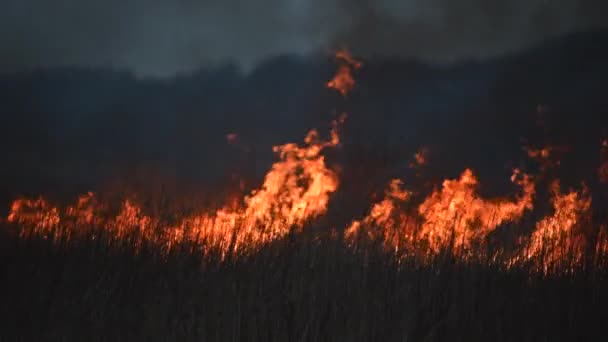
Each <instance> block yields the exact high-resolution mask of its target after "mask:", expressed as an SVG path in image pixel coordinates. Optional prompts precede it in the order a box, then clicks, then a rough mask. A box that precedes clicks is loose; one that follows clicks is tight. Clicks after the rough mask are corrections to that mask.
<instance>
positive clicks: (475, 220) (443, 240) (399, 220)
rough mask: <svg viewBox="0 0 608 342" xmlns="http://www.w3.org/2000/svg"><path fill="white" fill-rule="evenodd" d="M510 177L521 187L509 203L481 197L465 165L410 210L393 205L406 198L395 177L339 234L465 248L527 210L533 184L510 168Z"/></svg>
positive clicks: (397, 245)
mask: <svg viewBox="0 0 608 342" xmlns="http://www.w3.org/2000/svg"><path fill="white" fill-rule="evenodd" d="M511 180H512V181H513V183H515V184H517V185H519V186H520V188H521V194H520V196H519V197H518V198H517V199H516V200H515V201H510V200H508V199H504V198H497V199H489V200H487V199H483V198H481V197H479V196H478V195H477V194H476V193H475V187H476V186H477V183H478V181H477V179H476V178H475V176H474V175H473V172H472V171H471V170H469V169H467V170H465V171H464V172H463V173H462V175H461V176H460V178H459V179H455V180H445V181H444V182H443V186H442V188H441V189H440V190H436V191H434V192H433V193H431V194H430V195H429V196H428V197H427V198H426V199H425V200H424V201H423V202H422V203H421V204H420V205H419V206H418V209H417V213H412V214H407V213H406V212H404V211H403V210H400V209H399V204H398V203H399V202H404V201H407V200H408V199H409V198H410V197H411V193H410V192H407V191H404V190H401V189H400V186H401V184H402V183H401V181H400V180H393V181H392V182H391V184H390V189H389V190H388V191H387V193H386V197H385V198H384V199H383V200H382V201H381V202H379V203H377V204H375V205H374V206H373V207H372V209H371V211H370V214H369V215H368V216H367V217H365V218H364V219H363V220H362V221H354V222H353V223H352V224H351V225H350V226H349V227H348V228H347V230H346V232H345V238H346V239H347V240H348V241H353V240H354V239H355V238H356V237H358V236H360V234H361V233H362V232H363V230H364V231H365V232H366V233H367V234H368V237H370V238H378V237H380V236H383V239H384V242H385V244H387V245H389V246H390V249H393V250H399V249H402V248H403V247H405V246H407V245H410V244H411V243H415V245H416V247H417V248H421V247H427V248H428V249H429V251H430V252H432V253H438V252H440V251H441V250H443V249H445V248H448V249H450V250H452V251H453V252H454V253H457V252H460V251H466V250H469V249H470V248H471V247H472V245H473V244H474V243H477V244H481V243H484V242H485V238H486V237H487V235H488V234H489V233H491V232H492V231H493V230H494V229H495V228H496V227H498V226H499V225H500V224H502V223H505V222H512V221H516V220H518V219H519V218H521V217H522V215H523V213H524V211H525V210H531V209H532V199H533V196H534V193H535V188H534V183H533V182H532V181H531V180H530V177H529V176H528V175H525V174H522V173H521V172H520V171H519V170H515V171H514V173H513V176H512V177H511ZM415 214H417V215H418V217H419V220H417V219H416V218H415V216H414V215H415Z"/></svg>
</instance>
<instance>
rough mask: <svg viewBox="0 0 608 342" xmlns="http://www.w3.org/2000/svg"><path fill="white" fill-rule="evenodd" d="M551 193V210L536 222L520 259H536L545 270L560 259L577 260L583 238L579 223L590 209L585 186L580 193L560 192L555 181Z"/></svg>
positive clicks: (558, 185)
mask: <svg viewBox="0 0 608 342" xmlns="http://www.w3.org/2000/svg"><path fill="white" fill-rule="evenodd" d="M551 192H552V199H551V202H552V204H553V210H554V212H553V214H552V215H549V216H547V217H545V218H543V219H542V220H541V221H539V222H538V223H537V224H536V229H535V231H534V232H533V234H532V236H531V238H530V241H529V243H528V246H527V247H526V248H525V250H524V258H525V259H532V258H534V259H539V260H538V261H539V263H540V264H541V265H542V266H543V268H544V270H545V271H546V270H547V269H548V268H549V267H550V266H552V265H554V264H556V263H558V262H560V261H564V260H571V261H573V262H575V263H576V262H579V261H581V259H582V256H583V252H584V247H585V241H586V240H585V236H584V234H583V233H582V231H581V230H580V228H581V227H580V223H581V221H582V219H583V218H585V216H586V215H587V214H588V212H589V210H590V209H591V198H590V197H589V195H588V193H587V189H586V188H585V187H583V189H582V191H581V192H576V191H571V192H569V193H567V194H562V192H561V189H560V184H559V181H555V182H553V183H552V185H551Z"/></svg>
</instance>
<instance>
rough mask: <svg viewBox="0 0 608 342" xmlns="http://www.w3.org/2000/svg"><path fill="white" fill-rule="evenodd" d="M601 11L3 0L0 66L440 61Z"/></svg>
mask: <svg viewBox="0 0 608 342" xmlns="http://www.w3.org/2000/svg"><path fill="white" fill-rule="evenodd" d="M606 17H608V2H607V1H604V0H578V1H577V0H402V1H399V0H377V1H371V0H257V1H254V0H105V1H99V0H54V1H48V0H5V1H2V3H0V42H2V51H1V52H0V72H7V71H8V72H10V71H15V70H24V69H30V68H39V67H48V66H85V67H98V66H103V67H112V68H120V69H128V70H132V71H134V72H135V73H136V74H138V75H140V76H146V77H169V76H172V75H175V74H176V73H188V72H191V71H193V70H196V69H197V68H200V67H208V66H213V65H217V64H218V63H225V62H227V61H234V62H236V63H237V64H238V65H240V66H241V67H243V68H244V69H250V68H252V67H254V66H255V65H256V64H257V63H259V62H260V61H262V60H264V59H266V58H270V57H273V56H276V55H280V54H296V55H308V54H314V53H328V52H329V51H331V50H332V49H335V48H340V47H348V48H350V49H352V50H353V51H354V52H355V53H357V54H359V55H362V56H365V57H369V56H395V57H412V58H417V59H421V60H424V61H431V62H439V63H445V62H453V61H458V60H463V59H483V58H487V57H489V56H495V55H500V54H503V53H507V52H510V51H514V50H518V49H522V48H524V47H526V46H529V45H530V44H533V43H535V42H538V41H539V40H541V39H543V38H547V37H550V36H554V35H557V34H560V33H565V32H571V31H575V30H583V29H590V28H600V27H603V26H606V25H608V21H606V20H605V18H606Z"/></svg>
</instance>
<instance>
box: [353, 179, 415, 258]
mask: <svg viewBox="0 0 608 342" xmlns="http://www.w3.org/2000/svg"><path fill="white" fill-rule="evenodd" d="M402 185H403V182H402V181H401V180H400V179H393V180H392V181H391V182H390V184H389V188H388V189H387V190H386V193H385V198H384V199H383V200H382V201H380V202H379V203H376V204H374V205H373V206H372V209H371V211H370V213H369V215H368V216H366V217H365V218H364V219H363V220H362V221H353V222H352V223H351V225H350V226H349V227H348V228H347V229H346V230H345V231H344V238H345V239H346V240H347V241H348V242H349V243H350V244H354V243H355V242H356V240H357V239H358V238H361V237H362V236H361V235H360V234H362V233H363V232H364V231H365V233H367V236H366V237H367V238H369V239H371V240H377V239H381V240H382V241H384V243H385V246H386V247H387V248H390V249H394V250H395V251H397V250H399V248H400V246H402V245H403V244H404V243H405V242H411V238H412V236H411V234H412V229H409V228H411V227H410V225H408V223H410V224H414V223H415V222H414V220H413V219H411V218H410V217H409V216H408V215H407V214H405V213H404V212H403V211H402V210H400V208H399V204H400V203H402V202H406V201H407V200H409V199H410V197H411V195H412V193H411V192H409V191H407V190H403V189H402V188H401V187H402Z"/></svg>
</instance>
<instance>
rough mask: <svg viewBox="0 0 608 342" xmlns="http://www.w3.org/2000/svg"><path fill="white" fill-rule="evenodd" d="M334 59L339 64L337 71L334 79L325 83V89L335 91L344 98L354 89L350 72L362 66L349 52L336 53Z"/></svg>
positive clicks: (353, 81) (353, 80)
mask: <svg viewBox="0 0 608 342" xmlns="http://www.w3.org/2000/svg"><path fill="white" fill-rule="evenodd" d="M335 58H336V60H337V61H338V63H339V67H338V71H337V72H336V75H335V76H334V78H333V79H332V80H331V81H329V82H327V87H328V88H331V89H336V90H337V91H339V92H340V94H342V96H346V95H348V93H349V92H350V91H351V90H353V88H354V87H355V79H354V78H353V75H352V72H353V70H356V69H359V68H360V67H361V65H362V64H361V62H359V61H357V60H355V59H354V58H353V57H352V56H351V54H350V52H348V51H346V50H341V51H338V52H336V54H335Z"/></svg>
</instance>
